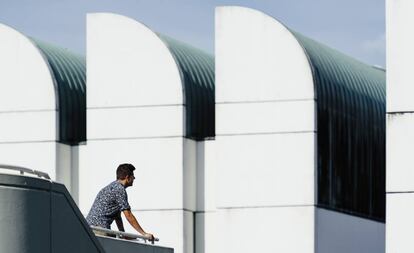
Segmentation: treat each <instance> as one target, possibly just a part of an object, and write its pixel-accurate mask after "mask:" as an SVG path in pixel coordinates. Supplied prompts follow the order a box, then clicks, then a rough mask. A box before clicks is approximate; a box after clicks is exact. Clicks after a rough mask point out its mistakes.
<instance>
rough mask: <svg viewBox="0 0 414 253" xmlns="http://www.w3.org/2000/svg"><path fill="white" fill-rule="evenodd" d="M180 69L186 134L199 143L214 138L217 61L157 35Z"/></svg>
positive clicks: (183, 44)
mask: <svg viewBox="0 0 414 253" xmlns="http://www.w3.org/2000/svg"><path fill="white" fill-rule="evenodd" d="M158 36H159V37H160V38H161V40H163V41H164V42H165V44H166V45H167V47H168V48H169V50H170V52H171V54H172V55H173V57H174V59H175V61H176V63H177V66H178V67H179V69H180V75H181V80H182V85H183V87H184V97H185V104H186V132H187V133H186V134H187V137H189V138H193V139H196V140H200V139H204V138H208V137H214V134H215V131H214V126H215V116H214V58H213V57H212V56H211V55H209V54H207V53H205V52H203V51H201V50H200V49H198V48H195V47H192V46H190V45H188V44H185V43H183V42H180V41H178V40H175V39H172V38H170V37H167V36H165V35H161V34H158Z"/></svg>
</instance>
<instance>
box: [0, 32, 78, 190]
mask: <svg viewBox="0 0 414 253" xmlns="http://www.w3.org/2000/svg"><path fill="white" fill-rule="evenodd" d="M0 56H1V57H0V71H1V72H0V122H1V124H0V154H1V155H0V163H3V164H12V165H18V166H24V167H28V168H32V169H36V170H40V171H44V172H46V173H48V174H49V175H50V177H51V178H52V179H53V180H57V181H58V182H62V183H64V184H65V185H66V187H67V188H68V189H69V190H70V189H71V176H70V166H71V165H70V159H71V157H70V155H71V151H70V150H71V147H70V146H67V145H64V144H60V143H58V136H57V133H58V123H57V108H56V106H57V101H56V97H55V84H54V80H53V76H52V72H51V70H50V68H49V65H48V63H47V61H46V60H45V59H44V58H43V55H42V54H41V53H40V51H39V49H38V48H37V47H36V46H35V45H34V44H33V43H32V42H31V41H30V39H29V38H27V37H26V36H25V35H23V34H21V33H19V32H18V31H16V30H14V29H13V28H11V27H9V26H6V25H4V24H0ZM4 172H6V171H4Z"/></svg>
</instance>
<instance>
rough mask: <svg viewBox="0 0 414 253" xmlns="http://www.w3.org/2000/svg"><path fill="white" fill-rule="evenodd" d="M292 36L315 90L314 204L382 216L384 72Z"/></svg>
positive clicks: (383, 209) (366, 214) (320, 45)
mask: <svg viewBox="0 0 414 253" xmlns="http://www.w3.org/2000/svg"><path fill="white" fill-rule="evenodd" d="M293 34H294V36H295V37H296V38H297V40H298V41H299V43H300V44H301V45H302V46H303V48H304V51H305V53H306V54H307V56H308V59H309V64H310V66H311V69H312V72H313V78H314V85H315V91H316V94H315V96H316V100H317V125H318V129H317V131H318V133H319V134H318V137H317V142H318V170H319V171H318V185H319V194H318V202H319V203H318V204H319V205H320V206H322V207H326V208H333V209H339V210H342V211H345V212H351V213H353V214H356V215H362V216H366V217H370V218H374V219H378V220H384V217H385V198H384V197H383V196H385V195H384V194H385V116H384V115H385V71H384V70H381V69H378V68H376V67H374V66H370V65H367V64H364V63H362V62H360V61H358V60H356V59H353V58H352V57H349V56H347V55H345V54H343V53H341V52H339V51H337V50H335V49H332V48H330V47H327V46H325V45H323V44H321V43H319V42H316V41H314V40H312V39H309V38H307V37H305V36H303V35H301V34H299V33H297V32H293ZM334 168H335V169H334ZM332 170H334V172H335V173H330V171H332ZM350 170H351V171H350ZM358 175H359V176H358ZM364 175H369V178H366V177H364ZM345 191H346V192H348V193H347V194H345V195H346V197H345V198H344V197H342V196H341V195H344V192H345Z"/></svg>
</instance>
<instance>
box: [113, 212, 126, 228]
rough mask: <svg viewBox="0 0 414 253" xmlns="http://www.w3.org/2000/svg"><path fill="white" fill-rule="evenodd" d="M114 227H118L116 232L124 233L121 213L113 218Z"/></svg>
mask: <svg viewBox="0 0 414 253" xmlns="http://www.w3.org/2000/svg"><path fill="white" fill-rule="evenodd" d="M115 222H116V226H117V227H118V230H119V231H121V232H125V229H124V223H123V222H122V218H121V213H119V215H118V216H117V217H116V218H115Z"/></svg>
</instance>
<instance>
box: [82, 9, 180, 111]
mask: <svg viewBox="0 0 414 253" xmlns="http://www.w3.org/2000/svg"><path fill="white" fill-rule="evenodd" d="M87 19H88V22H87V29H88V33H87V63H88V71H87V75H88V85H87V90H88V107H114V106H115V107H118V106H142V105H168V104H183V92H182V89H183V88H182V85H181V77H180V73H179V69H178V67H177V65H176V63H175V61H174V58H173V57H172V55H171V53H170V51H169V50H168V48H167V47H166V45H165V44H164V43H163V42H162V41H161V39H160V38H159V37H158V36H157V34H156V33H154V32H153V31H151V30H150V29H149V28H148V27H146V26H145V25H143V24H141V23H139V22H137V21H135V20H133V19H131V18H128V17H125V16H122V15H118V14H112V13H91V14H88V16H87Z"/></svg>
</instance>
